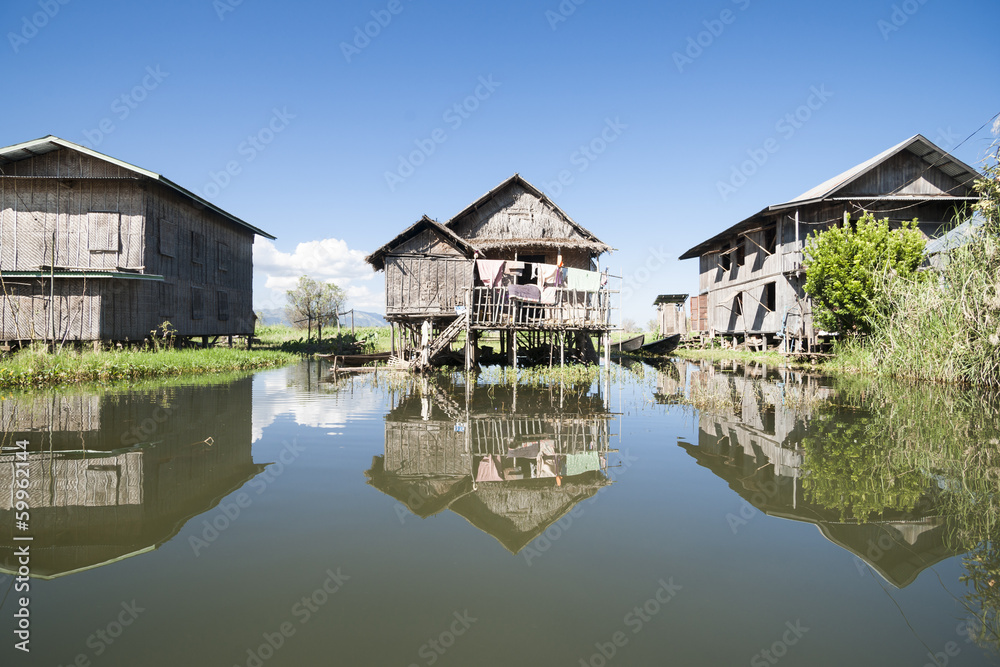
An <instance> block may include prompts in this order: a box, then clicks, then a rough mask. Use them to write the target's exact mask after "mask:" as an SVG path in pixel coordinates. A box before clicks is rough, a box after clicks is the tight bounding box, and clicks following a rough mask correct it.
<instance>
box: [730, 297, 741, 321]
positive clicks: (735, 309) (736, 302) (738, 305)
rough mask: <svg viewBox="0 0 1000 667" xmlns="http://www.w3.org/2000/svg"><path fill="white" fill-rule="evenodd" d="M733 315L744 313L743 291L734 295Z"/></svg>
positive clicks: (737, 315) (738, 315)
mask: <svg viewBox="0 0 1000 667" xmlns="http://www.w3.org/2000/svg"><path fill="white" fill-rule="evenodd" d="M732 311H733V315H734V316H736V317H740V316H741V315H742V314H743V292H739V293H738V294H737V295H736V296H734V297H733V307H732Z"/></svg>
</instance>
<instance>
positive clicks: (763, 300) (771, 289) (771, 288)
mask: <svg viewBox="0 0 1000 667" xmlns="http://www.w3.org/2000/svg"><path fill="white" fill-rule="evenodd" d="M776 292H777V290H776V289H775V284H774V283H767V284H765V285H764V292H763V294H762V295H761V297H760V304H761V305H762V306H764V308H766V309H767V310H768V311H769V312H772V313H773V312H774V310H775V307H776V304H777V301H776Z"/></svg>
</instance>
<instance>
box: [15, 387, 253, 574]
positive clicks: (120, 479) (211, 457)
mask: <svg viewBox="0 0 1000 667" xmlns="http://www.w3.org/2000/svg"><path fill="white" fill-rule="evenodd" d="M250 412H251V380H250V378H246V379H242V380H237V381H235V382H233V383H231V384H228V385H224V386H174V387H158V388H156V389H153V390H150V391H139V392H135V391H132V392H128V393H119V394H116V393H113V392H108V393H105V394H96V393H89V394H69V393H54V394H27V395H22V396H17V395H15V396H12V397H8V398H7V399H6V400H4V401H2V402H0V431H2V432H3V446H4V451H3V453H2V455H0V488H12V487H13V479H12V475H13V470H14V465H13V462H14V460H15V454H14V453H13V452H12V451H11V450H9V449H8V447H10V446H12V445H13V444H14V442H15V441H18V440H27V441H28V443H29V444H28V461H29V471H30V477H29V480H30V487H29V494H30V498H29V506H30V507H31V512H30V516H31V524H30V534H31V535H32V536H33V538H34V540H33V541H32V543H31V554H32V558H31V566H32V567H31V569H32V576H37V577H40V578H43V579H50V578H54V577H59V576H62V575H65V574H70V573H73V572H78V571H81V570H85V569H89V568H92V567H97V566H100V565H104V564H108V563H111V562H114V561H117V560H121V559H122V558H126V557H128V556H133V555H136V554H139V553H144V552H146V551H150V550H152V549H155V548H157V547H159V546H160V545H161V544H163V543H165V542H166V541H167V540H169V539H170V538H172V537H173V536H174V535H175V534H177V532H178V531H179V530H180V528H181V527H182V526H183V525H184V524H185V523H186V522H187V521H188V519H190V518H191V517H193V516H196V515H198V514H201V513H202V512H205V511H207V510H209V509H211V508H213V507H214V506H215V505H216V504H218V502H219V500H220V499H221V498H222V497H224V496H226V495H228V494H229V493H231V492H232V491H234V490H235V489H237V488H239V487H241V486H242V485H243V484H244V483H246V482H247V481H248V480H249V479H251V478H252V477H254V476H255V475H257V474H258V473H259V472H260V471H262V470H263V469H264V467H265V466H264V465H258V464H255V463H254V462H253V458H252V456H251V421H250ZM12 500H13V499H12V496H11V495H7V496H5V497H0V525H4V526H12V527H13V526H14V525H15V524H14V516H13V512H14V507H13V502H12ZM16 570H17V559H16V557H15V556H14V547H13V546H12V545H11V544H10V543H8V544H3V545H0V571H6V572H14V571H16Z"/></svg>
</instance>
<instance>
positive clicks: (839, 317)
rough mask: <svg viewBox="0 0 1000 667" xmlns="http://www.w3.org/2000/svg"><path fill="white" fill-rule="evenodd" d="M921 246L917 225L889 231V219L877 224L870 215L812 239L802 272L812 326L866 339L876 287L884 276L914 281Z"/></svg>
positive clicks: (874, 308) (908, 223)
mask: <svg viewBox="0 0 1000 667" xmlns="http://www.w3.org/2000/svg"><path fill="white" fill-rule="evenodd" d="M925 243H926V239H925V238H924V236H923V234H922V233H921V232H920V230H919V229H917V221H916V220H912V221H909V222H904V223H903V224H902V226H901V227H899V228H898V229H890V228H889V221H888V219H884V220H876V219H875V217H874V216H873V215H872V214H870V213H866V214H865V215H864V216H862V217H861V219H860V220H858V221H857V222H849V223H848V224H845V225H843V226H837V227H831V228H829V229H827V230H824V231H821V232H815V233H813V234H811V235H810V236H809V238H808V239H807V240H806V247H805V252H804V254H805V259H804V261H803V267H804V268H805V270H806V284H805V291H806V294H808V295H809V296H811V297H812V299H813V317H814V318H815V321H816V323H817V324H818V325H819V326H820V327H821V328H823V329H826V330H827V331H837V332H839V333H842V334H867V333H869V332H870V331H871V325H872V319H873V317H875V316H876V315H877V314H878V312H877V311H878V308H877V306H876V304H877V303H878V289H879V287H880V281H882V280H883V279H884V278H885V277H886V276H887V275H894V276H896V277H902V278H910V277H914V276H915V275H916V271H917V267H918V266H920V263H921V262H922V261H923V251H924V245H925Z"/></svg>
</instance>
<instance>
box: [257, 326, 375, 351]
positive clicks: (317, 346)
mask: <svg viewBox="0 0 1000 667" xmlns="http://www.w3.org/2000/svg"><path fill="white" fill-rule="evenodd" d="M308 333H309V332H308V331H307V330H305V329H296V328H294V327H290V326H287V325H284V324H272V325H266V326H258V327H257V331H256V333H255V334H254V335H255V336H256V337H257V338H258V339H260V343H259V345H258V347H259V348H261V349H265V350H280V351H283V352H292V353H295V354H316V353H320V354H340V353H343V354H347V353H350V352H354V351H358V348H363V350H364V351H365V352H367V353H373V352H388V351H389V350H390V349H391V348H392V330H391V329H390V328H389V327H357V328H356V329H355V330H354V335H353V336H352V335H351V329H350V327H341V329H340V333H339V334H338V333H337V328H336V327H332V328H326V329H323V340H322V341H319V340H317V339H316V332H315V331H313V337H312V338H311V339H309V338H308ZM355 343H357V345H355Z"/></svg>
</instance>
